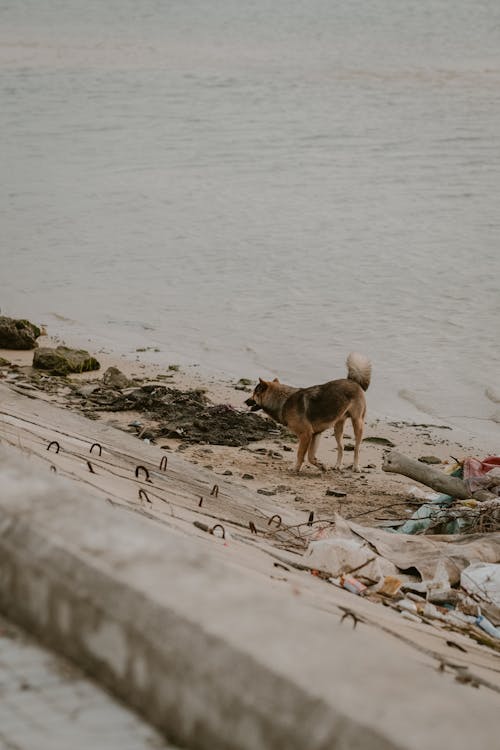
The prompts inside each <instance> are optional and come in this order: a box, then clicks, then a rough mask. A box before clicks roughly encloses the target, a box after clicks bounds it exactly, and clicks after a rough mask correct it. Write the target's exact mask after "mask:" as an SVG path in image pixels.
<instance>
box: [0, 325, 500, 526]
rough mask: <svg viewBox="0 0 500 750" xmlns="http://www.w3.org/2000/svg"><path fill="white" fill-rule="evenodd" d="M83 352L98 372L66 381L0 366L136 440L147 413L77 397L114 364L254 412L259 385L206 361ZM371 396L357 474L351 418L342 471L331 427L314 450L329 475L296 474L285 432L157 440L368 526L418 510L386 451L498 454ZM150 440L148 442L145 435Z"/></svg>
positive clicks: (23, 366)
mask: <svg viewBox="0 0 500 750" xmlns="http://www.w3.org/2000/svg"><path fill="white" fill-rule="evenodd" d="M61 343H67V344H68V345H69V346H71V345H72V342H71V341H69V342H61V339H60V337H59V336H57V335H54V336H52V337H51V336H42V337H41V338H40V339H39V345H40V346H57V345H59V344H61ZM87 348H88V349H89V351H90V353H92V354H94V355H95V356H97V357H98V359H99V362H100V364H101V368H100V370H98V371H93V372H87V373H82V374H76V375H70V376H69V378H68V379H66V378H60V377H52V376H50V375H45V373H43V371H39V370H38V371H36V370H33V368H32V367H31V364H32V361H33V352H32V351H7V350H0V357H3V358H4V359H6V360H8V361H9V362H10V363H11V365H12V366H13V367H12V368H8V367H4V368H2V369H1V370H0V373H1V375H0V377H1V381H0V382H3V383H6V384H7V385H9V386H10V387H11V388H13V389H14V390H16V391H17V392H18V393H24V394H25V395H27V396H31V397H33V396H34V397H36V398H41V399H43V400H47V401H49V402H50V403H52V404H54V405H56V406H58V407H60V408H63V409H70V410H74V411H77V412H79V413H81V414H84V415H85V416H86V417H89V418H91V419H93V420H99V421H100V422H101V423H103V424H105V425H107V426H110V427H113V428H117V429H122V430H126V431H127V432H129V433H131V434H133V435H135V436H138V435H141V436H142V437H141V438H139V439H144V437H146V436H147V435H148V434H149V430H150V428H154V427H155V426H157V423H156V422H155V420H154V419H152V418H151V416H148V414H147V413H144V412H136V411H130V410H128V411H116V412H113V411H102V410H100V409H99V406H98V405H96V404H92V402H91V401H88V400H87V399H85V398H82V396H81V394H75V387H77V386H78V385H83V384H86V385H90V386H91V385H93V384H95V385H99V384H102V377H103V374H104V373H105V372H106V370H107V369H108V368H109V367H117V368H118V369H119V370H120V371H121V372H122V373H123V374H124V375H125V376H126V377H127V378H129V379H130V381H131V384H135V385H136V386H138V385H144V384H157V385H159V386H167V387H171V388H176V389H179V390H181V391H186V392H188V391H192V390H200V389H201V390H203V391H204V392H206V396H207V398H208V399H209V401H210V402H211V403H213V404H219V405H220V404H222V405H229V406H230V407H233V408H234V409H236V410H239V411H243V412H248V411H249V410H248V407H246V406H245V404H244V401H245V399H246V398H248V392H249V391H251V389H252V385H253V384H252V385H250V384H249V383H248V384H247V385H242V384H241V383H238V382H235V381H231V380H224V379H223V378H215V377H213V376H207V375H204V373H203V370H202V368H201V367H189V368H178V367H177V366H176V365H175V364H172V363H169V362H168V361H167V362H166V363H165V365H164V366H163V367H162V366H159V365H152V364H150V363H148V361H147V360H148V351H147V350H142V351H141V350H138V351H137V352H136V358H135V360H133V359H132V358H130V357H127V356H125V355H122V356H117V355H110V354H108V353H106V352H104V351H96V350H94V349H93V348H92V342H89V343H88V344H87ZM375 378H376V373H375ZM70 386H71V387H70ZM367 401H368V413H367V419H366V426H365V433H364V442H363V445H362V450H361V466H362V469H363V470H362V472H361V473H360V474H356V473H354V472H353V471H352V470H351V468H350V467H351V464H352V452H351V447H352V429H350V425H349V423H347V424H346V432H345V437H344V444H345V447H346V452H345V454H344V469H343V471H342V472H338V471H334V470H333V468H332V467H333V465H334V463H335V460H336V444H335V438H334V436H333V432H332V431H331V430H327V431H326V432H325V433H324V435H323V436H322V439H321V442H320V447H319V451H318V457H319V459H320V461H322V462H323V463H324V464H325V465H326V466H327V467H328V469H327V471H326V472H321V471H318V469H316V468H315V467H313V466H310V465H308V464H305V465H304V467H303V469H302V472H301V474H300V475H298V476H297V475H296V474H295V472H294V471H293V463H294V458H295V451H296V445H295V443H294V441H293V440H291V439H287V440H283V438H282V437H279V436H272V435H270V436H269V437H268V438H266V439H264V440H260V441H257V442H254V441H252V442H249V443H248V444H247V445H243V446H239V447H232V446H227V445H216V444H208V443H207V444H204V441H197V442H192V443H191V442H186V441H183V440H180V439H176V437H168V438H162V439H157V440H156V441H155V442H156V443H157V444H158V446H159V447H162V448H163V449H164V450H165V451H166V452H167V453H176V452H181V453H182V455H183V457H184V458H185V459H186V460H188V461H190V462H191V463H193V464H194V465H199V466H201V467H204V468H206V469H208V470H209V471H211V472H212V473H213V476H214V481H216V480H217V477H222V476H223V477H224V478H225V479H226V480H227V481H228V482H230V483H231V482H235V483H237V484H238V485H239V486H243V487H247V488H249V489H251V490H253V491H257V492H259V494H262V495H264V496H267V497H269V498H270V499H271V498H276V499H278V497H279V502H280V504H281V505H285V506H288V507H290V508H291V509H294V510H303V511H310V510H313V511H314V512H316V513H318V514H323V515H325V516H328V515H329V514H332V513H334V512H340V513H341V514H342V515H343V516H345V517H346V518H349V519H356V520H359V522H360V523H366V524H372V525H373V524H376V523H377V522H383V521H384V520H385V519H389V518H390V519H394V518H406V517H408V516H410V515H411V514H412V513H413V511H414V509H415V501H414V499H413V498H412V497H411V496H410V492H409V491H410V489H411V487H412V484H414V483H412V482H411V480H409V479H406V478H404V477H400V476H397V475H394V474H392V475H391V474H387V473H384V472H383V471H382V469H381V463H382V457H383V454H384V452H386V451H387V450H388V449H390V448H391V447H395V448H396V449H397V450H398V451H400V452H401V453H404V454H405V455H407V456H409V457H411V458H415V459H418V458H421V457H431V459H432V460H435V461H436V465H439V464H437V459H439V460H440V461H441V462H442V463H441V465H442V466H446V464H449V463H453V462H454V458H458V459H462V458H464V457H466V456H475V457H478V458H481V457H484V456H486V455H494V454H496V453H497V452H498V445H496V443H495V441H494V440H493V439H491V438H487V437H484V438H478V437H475V438H473V439H472V438H468V436H467V435H466V434H464V433H462V432H461V431H459V430H457V429H452V428H450V427H449V426H448V425H445V424H436V423H432V422H421V423H408V422H404V421H401V422H397V421H393V420H391V421H388V420H382V419H373V418H371V417H370V391H369V390H368V393H367ZM33 403H35V402H33ZM134 422H135V423H138V424H140V428H139V427H130V426H129V425H131V424H132V423H134ZM290 437H291V436H290ZM146 441H147V442H148V438H147V437H146ZM372 441H373V442H372ZM328 490H336V491H339V492H340V493H345V496H342V497H335V496H333V495H329V494H327V491H328Z"/></svg>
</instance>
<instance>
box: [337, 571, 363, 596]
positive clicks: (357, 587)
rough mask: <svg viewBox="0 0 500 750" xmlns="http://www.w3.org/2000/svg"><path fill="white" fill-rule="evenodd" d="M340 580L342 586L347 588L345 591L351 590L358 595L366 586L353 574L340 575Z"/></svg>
mask: <svg viewBox="0 0 500 750" xmlns="http://www.w3.org/2000/svg"><path fill="white" fill-rule="evenodd" d="M340 581H341V584H342V588H344V589H347V591H351V592H352V593H353V594H357V595H358V596H361V595H362V594H363V593H364V592H365V591H366V588H367V587H366V586H365V585H364V583H361V581H358V579H357V578H354V577H353V576H341V578H340Z"/></svg>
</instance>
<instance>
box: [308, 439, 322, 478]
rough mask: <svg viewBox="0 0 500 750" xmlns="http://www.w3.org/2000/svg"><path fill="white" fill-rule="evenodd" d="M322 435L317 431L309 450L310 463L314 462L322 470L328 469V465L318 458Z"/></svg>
mask: <svg viewBox="0 0 500 750" xmlns="http://www.w3.org/2000/svg"><path fill="white" fill-rule="evenodd" d="M320 437H321V432H315V433H314V435H313V436H312V438H311V442H310V443H309V450H308V451H307V458H308V461H309V463H310V464H312V465H313V466H317V467H318V469H321V471H326V466H325V465H324V464H322V463H321V461H318V459H317V458H316V451H317V449H318V443H319V439H320Z"/></svg>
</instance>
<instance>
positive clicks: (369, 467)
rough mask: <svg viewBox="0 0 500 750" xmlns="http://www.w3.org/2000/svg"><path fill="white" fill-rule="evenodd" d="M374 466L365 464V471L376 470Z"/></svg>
mask: <svg viewBox="0 0 500 750" xmlns="http://www.w3.org/2000/svg"><path fill="white" fill-rule="evenodd" d="M376 468H377V467H376V466H375V464H366V466H365V469H376Z"/></svg>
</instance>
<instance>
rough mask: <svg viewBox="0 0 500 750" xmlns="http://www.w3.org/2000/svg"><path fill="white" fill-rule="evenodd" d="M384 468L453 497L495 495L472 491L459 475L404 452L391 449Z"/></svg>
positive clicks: (460, 498)
mask: <svg viewBox="0 0 500 750" xmlns="http://www.w3.org/2000/svg"><path fill="white" fill-rule="evenodd" d="M382 469H383V470H384V471H389V472H392V473H394V474H403V476H405V477H409V478H410V479H414V480H415V481H416V482H420V484H425V485H426V486H427V487H430V488H431V489H433V490H435V491H436V492H442V493H444V494H445V495H451V497H456V498H458V499H459V500H467V498H469V497H473V498H475V499H476V500H480V501H482V500H488V499H490V498H492V497H494V495H493V494H492V493H491V492H488V491H487V490H477V491H476V492H470V490H468V489H467V487H466V485H465V482H463V481H462V480H461V479H459V478H458V477H451V476H449V475H448V474H444V473H443V472H442V471H439V470H438V469H433V468H432V467H431V466H428V465H427V464H423V463H422V462H421V461H415V459H413V458H408V457H407V456H403V454H402V453H398V452H397V451H391V452H390V453H388V454H387V455H386V456H385V458H384V463H383V464H382Z"/></svg>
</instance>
